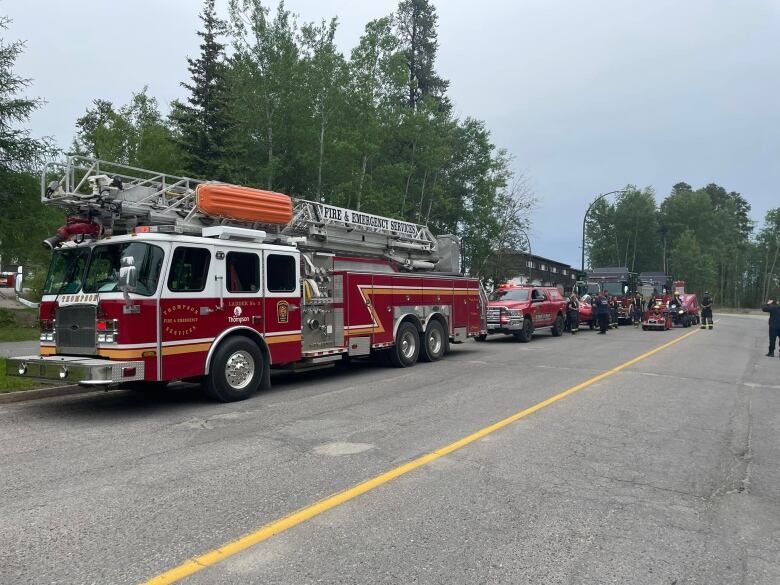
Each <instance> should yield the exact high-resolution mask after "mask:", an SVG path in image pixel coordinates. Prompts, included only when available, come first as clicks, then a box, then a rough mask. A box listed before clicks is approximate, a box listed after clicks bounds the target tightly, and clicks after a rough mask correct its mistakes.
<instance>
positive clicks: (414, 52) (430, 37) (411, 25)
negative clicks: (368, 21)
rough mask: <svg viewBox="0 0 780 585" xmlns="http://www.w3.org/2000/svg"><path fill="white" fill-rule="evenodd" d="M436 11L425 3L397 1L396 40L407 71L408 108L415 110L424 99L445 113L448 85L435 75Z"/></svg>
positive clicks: (447, 105) (447, 103)
mask: <svg viewBox="0 0 780 585" xmlns="http://www.w3.org/2000/svg"><path fill="white" fill-rule="evenodd" d="M437 20H438V17H437V16H436V9H435V8H434V6H433V4H432V3H431V2H430V1H429V0H401V2H400V3H399V4H398V10H397V11H396V14H395V24H396V31H397V36H398V38H399V40H400V43H401V51H402V54H403V56H404V59H405V61H406V67H407V70H408V77H407V79H408V90H407V91H408V105H409V107H411V108H415V107H416V106H417V104H418V103H419V102H420V101H421V100H423V99H425V98H433V99H434V100H435V101H436V102H437V103H438V104H439V105H440V106H443V107H444V108H446V109H447V110H449V107H450V105H449V101H448V100H447V99H446V96H445V93H446V91H447V87H448V86H449V82H448V81H445V80H444V79H442V78H441V77H439V76H438V74H437V73H436V71H435V62H436V52H437V50H438V48H439V43H438V38H437V33H436V22H437Z"/></svg>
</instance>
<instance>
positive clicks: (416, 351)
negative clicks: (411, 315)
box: [388, 321, 422, 368]
mask: <svg viewBox="0 0 780 585" xmlns="http://www.w3.org/2000/svg"><path fill="white" fill-rule="evenodd" d="M420 345H422V344H421V343H420V334H419V332H418V331H417V327H415V326H414V325H412V324H411V323H409V321H404V322H403V323H401V325H400V326H399V327H398V332H397V333H396V334H395V345H394V346H393V347H392V348H390V350H389V352H388V357H389V358H390V364H391V365H392V366H394V367H396V368H410V367H411V366H413V365H414V364H416V363H417V358H418V357H420Z"/></svg>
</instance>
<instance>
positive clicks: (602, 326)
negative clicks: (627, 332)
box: [594, 291, 610, 335]
mask: <svg viewBox="0 0 780 585" xmlns="http://www.w3.org/2000/svg"><path fill="white" fill-rule="evenodd" d="M594 309H595V311H596V320H597V321H598V323H599V335H606V333H607V329H608V328H609V314H610V309H609V301H608V300H607V298H606V297H605V296H604V293H603V292H601V291H599V294H598V296H597V297H596V302H595V305H594Z"/></svg>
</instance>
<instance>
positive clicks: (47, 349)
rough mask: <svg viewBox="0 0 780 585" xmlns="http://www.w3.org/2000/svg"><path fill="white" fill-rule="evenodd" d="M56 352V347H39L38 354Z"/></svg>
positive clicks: (52, 353)
mask: <svg viewBox="0 0 780 585" xmlns="http://www.w3.org/2000/svg"><path fill="white" fill-rule="evenodd" d="M56 353H57V348H56V347H41V351H40V355H54V354H56Z"/></svg>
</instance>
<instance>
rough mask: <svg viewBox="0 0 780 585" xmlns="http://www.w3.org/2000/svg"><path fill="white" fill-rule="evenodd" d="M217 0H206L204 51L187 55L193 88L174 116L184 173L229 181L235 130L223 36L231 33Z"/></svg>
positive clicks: (176, 106)
mask: <svg viewBox="0 0 780 585" xmlns="http://www.w3.org/2000/svg"><path fill="white" fill-rule="evenodd" d="M214 1H215V0H205V1H204V3H203V11H202V12H201V14H200V19H201V21H202V22H203V28H202V30H199V31H198V33H197V34H198V36H199V37H201V39H202V42H201V45H200V56H199V57H198V58H197V59H191V58H190V59H187V62H188V63H189V66H188V69H189V72H190V81H189V83H186V82H183V83H182V85H183V86H184V87H185V88H186V89H187V90H188V91H189V93H190V95H189V97H188V98H187V103H186V104H185V103H181V102H178V101H177V102H174V104H173V111H172V113H171V116H172V118H173V121H174V123H175V125H176V127H177V129H178V142H179V147H180V148H181V151H182V153H183V167H184V168H183V172H184V173H186V174H187V175H189V176H192V177H196V178H205V179H217V180H221V181H229V180H230V175H231V172H230V171H231V167H232V166H233V161H232V158H233V157H232V156H231V142H232V133H233V131H234V124H233V123H232V117H231V114H230V92H229V87H228V81H227V65H226V63H225V45H224V44H222V43H220V42H219V38H220V37H221V36H223V35H225V34H226V32H227V25H226V23H225V22H224V21H223V20H221V19H220V18H218V17H217V14H216V10H215V8H214Z"/></svg>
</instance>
